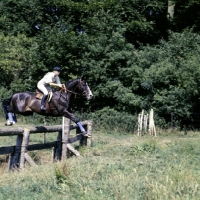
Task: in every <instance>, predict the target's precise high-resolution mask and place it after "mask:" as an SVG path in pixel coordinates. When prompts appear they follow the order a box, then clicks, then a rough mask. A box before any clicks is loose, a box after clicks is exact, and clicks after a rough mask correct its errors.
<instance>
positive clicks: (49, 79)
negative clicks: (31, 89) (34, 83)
mask: <svg viewBox="0 0 200 200" xmlns="http://www.w3.org/2000/svg"><path fill="white" fill-rule="evenodd" d="M49 83H57V84H61V83H60V78H59V76H55V74H54V72H48V73H47V74H45V75H44V77H43V78H42V79H41V80H40V81H39V82H38V84H42V85H47V84H49Z"/></svg>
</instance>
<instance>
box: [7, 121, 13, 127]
mask: <svg viewBox="0 0 200 200" xmlns="http://www.w3.org/2000/svg"><path fill="white" fill-rule="evenodd" d="M12 125H13V123H12V122H6V123H5V126H12Z"/></svg>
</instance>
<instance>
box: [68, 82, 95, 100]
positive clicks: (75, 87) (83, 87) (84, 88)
mask: <svg viewBox="0 0 200 200" xmlns="http://www.w3.org/2000/svg"><path fill="white" fill-rule="evenodd" d="M66 88H67V90H70V91H71V92H72V93H75V94H80V95H82V96H84V97H85V98H86V99H87V100H90V99H92V97H93V94H92V92H91V90H90V88H89V86H88V84H87V81H86V79H85V78H80V79H76V80H74V81H72V82H70V83H69V84H66Z"/></svg>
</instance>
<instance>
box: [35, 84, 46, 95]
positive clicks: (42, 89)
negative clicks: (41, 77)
mask: <svg viewBox="0 0 200 200" xmlns="http://www.w3.org/2000/svg"><path fill="white" fill-rule="evenodd" d="M37 87H38V89H39V90H40V91H41V92H42V93H43V94H45V95H48V90H47V88H46V86H44V85H43V84H39V83H38V84H37Z"/></svg>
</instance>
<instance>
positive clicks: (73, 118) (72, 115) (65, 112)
mask: <svg viewBox="0 0 200 200" xmlns="http://www.w3.org/2000/svg"><path fill="white" fill-rule="evenodd" d="M63 116H64V117H66V118H69V119H71V120H72V121H73V122H75V123H76V124H77V125H78V127H79V129H80V130H81V133H82V135H84V136H87V132H86V131H85V129H84V128H83V126H82V124H81V122H80V120H79V119H78V118H77V117H76V116H75V115H74V114H73V113H70V112H69V111H67V110H65V111H64V113H63Z"/></svg>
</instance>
